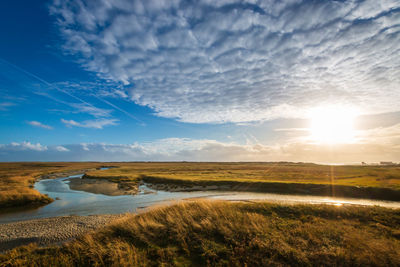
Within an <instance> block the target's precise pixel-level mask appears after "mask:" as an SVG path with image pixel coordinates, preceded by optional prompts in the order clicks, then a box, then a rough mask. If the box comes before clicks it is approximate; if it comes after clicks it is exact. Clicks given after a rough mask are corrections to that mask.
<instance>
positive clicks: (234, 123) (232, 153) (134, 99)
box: [0, 0, 400, 163]
mask: <svg viewBox="0 0 400 267" xmlns="http://www.w3.org/2000/svg"><path fill="white" fill-rule="evenodd" d="M0 33H1V35H0V125H1V126H0V127H1V128H0V161H294V162H317V163H360V162H361V161H365V162H368V163H372V162H380V161H394V162H399V161H400V104H399V103H400V1H398V0H382V1H375V0H370V1H361V0H357V1H299V0H285V1H273V0H265V1H252V0H249V1H238V0H219V1H210V0H199V1H183V0H182V1H181V0H168V1H167V0H165V1H162V0H143V1H139V0H97V1H94V0H54V1H53V0H37V1H29V0H12V1H1V2H0Z"/></svg>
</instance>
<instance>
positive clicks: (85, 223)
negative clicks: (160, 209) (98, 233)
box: [0, 215, 123, 252]
mask: <svg viewBox="0 0 400 267" xmlns="http://www.w3.org/2000/svg"><path fill="white" fill-rule="evenodd" d="M122 216H123V215H91V216H63V217H53V218H45V219H35V220H28V221H21V222H13V223H6V224H0V252H3V251H5V250H9V249H12V248H15V247H18V246H22V245H28V244H30V243H36V244H37V245H39V246H49V245H54V244H62V243H64V242H66V241H69V240H72V239H74V238H76V237H78V236H80V235H83V234H86V233H88V232H90V231H93V230H95V229H99V228H102V227H105V226H106V225H108V224H109V223H111V222H113V221H115V220H116V219H119V218H121V217H122Z"/></svg>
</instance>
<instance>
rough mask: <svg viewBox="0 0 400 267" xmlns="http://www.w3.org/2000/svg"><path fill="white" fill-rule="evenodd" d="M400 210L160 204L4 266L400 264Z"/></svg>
mask: <svg viewBox="0 0 400 267" xmlns="http://www.w3.org/2000/svg"><path fill="white" fill-rule="evenodd" d="M399 227H400V211H399V210H390V209H384V208H378V207H372V208H367V207H350V206H342V207H334V206H325V205H278V204H269V203H262V202H261V203H260V202H258V203H232V202H217V201H195V202H184V203H178V204H176V205H172V206H168V207H159V208H155V209H152V210H150V211H148V212H145V213H142V214H139V215H126V216H125V217H124V218H123V219H120V220H119V221H118V222H116V223H114V224H112V225H110V226H108V227H106V228H104V229H102V230H100V231H98V232H95V233H92V234H88V235H85V236H83V237H81V238H79V239H78V240H75V241H73V242H70V243H68V244H66V245H64V246H62V247H51V248H37V247H35V246H34V245H31V246H26V247H22V248H17V249H14V250H12V251H10V252H8V254H5V255H2V256H0V266H207V265H208V266H287V265H290V266H327V265H331V266H399V265H400V235H399V231H400V229H399Z"/></svg>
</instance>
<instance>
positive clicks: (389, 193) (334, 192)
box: [142, 176, 400, 201]
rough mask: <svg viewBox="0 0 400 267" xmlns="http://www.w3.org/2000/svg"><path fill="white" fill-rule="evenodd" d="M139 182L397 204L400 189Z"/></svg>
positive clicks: (158, 186) (168, 187)
mask: <svg viewBox="0 0 400 267" xmlns="http://www.w3.org/2000/svg"><path fill="white" fill-rule="evenodd" d="M142 181H144V182H145V183H148V186H149V187H150V188H153V189H157V190H166V191H172V192H184V191H206V190H221V191H240V192H260V193H276V194H296V195H314V196H329V197H346V198H366V199H377V200H378V199H379V200H391V201H400V190H394V189H390V188H377V187H356V186H345V185H324V184H300V183H273V182H271V183H268V182H235V181H183V180H175V179H165V178H158V177H148V176H144V177H142Z"/></svg>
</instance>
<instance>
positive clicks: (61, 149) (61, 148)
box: [55, 146, 69, 152]
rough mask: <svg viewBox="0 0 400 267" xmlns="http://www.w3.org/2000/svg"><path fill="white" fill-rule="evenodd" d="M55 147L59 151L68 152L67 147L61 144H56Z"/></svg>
mask: <svg viewBox="0 0 400 267" xmlns="http://www.w3.org/2000/svg"><path fill="white" fill-rule="evenodd" d="M55 149H56V150H57V151H59V152H68V151H69V149H68V148H66V147H63V146H56V147H55Z"/></svg>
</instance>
